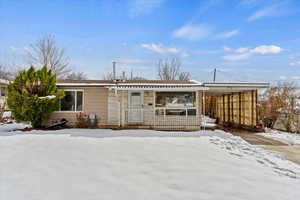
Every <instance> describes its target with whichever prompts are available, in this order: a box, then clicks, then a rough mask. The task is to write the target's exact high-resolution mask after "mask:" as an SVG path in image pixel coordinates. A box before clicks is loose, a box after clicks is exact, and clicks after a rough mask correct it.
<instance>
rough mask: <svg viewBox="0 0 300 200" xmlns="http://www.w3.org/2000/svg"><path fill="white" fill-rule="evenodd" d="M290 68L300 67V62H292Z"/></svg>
mask: <svg viewBox="0 0 300 200" xmlns="http://www.w3.org/2000/svg"><path fill="white" fill-rule="evenodd" d="M290 66H300V61H296V62H291V63H290Z"/></svg>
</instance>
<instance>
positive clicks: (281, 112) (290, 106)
mask: <svg viewBox="0 0 300 200" xmlns="http://www.w3.org/2000/svg"><path fill="white" fill-rule="evenodd" d="M296 98H297V87H296V84H295V83H294V82H283V83H281V82H279V83H278V84H277V85H276V86H273V87H270V88H268V89H267V90H266V91H265V92H264V93H263V94H262V95H261V96H260V100H259V104H258V111H259V116H260V118H261V119H262V120H267V121H268V122H269V123H267V124H268V125H267V126H269V127H271V128H273V126H274V123H275V122H276V121H277V120H279V119H280V120H281V121H282V124H283V125H284V126H285V128H286V130H287V131H291V128H292V125H293V123H294V118H295V115H294V114H295V112H296V109H295V100H296ZM283 116H284V117H283Z"/></svg>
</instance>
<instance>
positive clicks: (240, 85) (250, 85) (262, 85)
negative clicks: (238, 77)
mask: <svg viewBox="0 0 300 200" xmlns="http://www.w3.org/2000/svg"><path fill="white" fill-rule="evenodd" d="M204 85H205V86H206V87H213V88H218V87H220V88H221V87H223V88H224V87H225V88H226V87H227V88H267V87H269V86H270V84H269V83H204Z"/></svg>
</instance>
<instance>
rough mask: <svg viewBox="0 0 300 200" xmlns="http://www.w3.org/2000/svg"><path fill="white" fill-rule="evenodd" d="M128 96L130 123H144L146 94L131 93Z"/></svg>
mask: <svg viewBox="0 0 300 200" xmlns="http://www.w3.org/2000/svg"><path fill="white" fill-rule="evenodd" d="M128 94H129V96H128V123H131V124H134V123H143V121H144V109H143V107H144V93H143V92H137V91H129V92H128Z"/></svg>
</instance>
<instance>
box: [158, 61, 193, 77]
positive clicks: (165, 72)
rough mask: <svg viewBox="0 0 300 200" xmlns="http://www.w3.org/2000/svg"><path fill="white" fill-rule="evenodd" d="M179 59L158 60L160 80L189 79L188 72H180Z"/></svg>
mask: <svg viewBox="0 0 300 200" xmlns="http://www.w3.org/2000/svg"><path fill="white" fill-rule="evenodd" d="M180 67H181V61H180V60H179V59H178V58H173V59H171V60H169V59H165V60H162V59H161V60H159V61H158V77H159V79H160V80H189V79H190V74H189V73H188V72H181V71H180Z"/></svg>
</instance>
